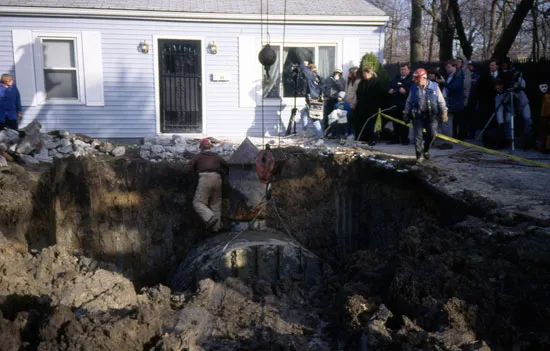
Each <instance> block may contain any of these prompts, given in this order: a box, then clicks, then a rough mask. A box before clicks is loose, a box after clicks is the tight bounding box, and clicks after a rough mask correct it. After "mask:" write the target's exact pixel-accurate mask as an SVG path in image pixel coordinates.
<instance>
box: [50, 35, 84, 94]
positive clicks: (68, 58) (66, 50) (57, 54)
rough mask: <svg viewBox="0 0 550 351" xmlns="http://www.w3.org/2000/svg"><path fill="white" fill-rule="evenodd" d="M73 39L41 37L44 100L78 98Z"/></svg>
mask: <svg viewBox="0 0 550 351" xmlns="http://www.w3.org/2000/svg"><path fill="white" fill-rule="evenodd" d="M75 46H76V45H75V40H74V39H42V56H43V58H44V60H43V66H42V69H43V71H44V91H45V93H46V100H52V99H69V100H78V83H77V81H78V79H77V73H78V72H77V68H76V53H75Z"/></svg>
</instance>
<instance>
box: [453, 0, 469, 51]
mask: <svg viewBox="0 0 550 351" xmlns="http://www.w3.org/2000/svg"><path fill="white" fill-rule="evenodd" d="M450 7H451V9H452V11H453V17H454V20H455V25H456V33H457V35H458V39H459V41H460V47H461V48H462V52H463V53H464V56H466V58H467V59H468V60H469V59H471V58H472V51H473V48H472V44H471V43H470V41H469V40H468V38H467V37H466V32H465V30H464V24H463V23H462V16H461V15H460V8H459V6H458V0H450Z"/></svg>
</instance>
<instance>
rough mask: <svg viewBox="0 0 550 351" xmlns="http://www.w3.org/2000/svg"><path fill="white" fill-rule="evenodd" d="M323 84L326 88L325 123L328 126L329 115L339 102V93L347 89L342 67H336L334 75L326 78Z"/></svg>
mask: <svg viewBox="0 0 550 351" xmlns="http://www.w3.org/2000/svg"><path fill="white" fill-rule="evenodd" d="M323 86H324V90H325V91H324V96H325V107H324V114H323V115H324V116H323V123H324V125H325V128H326V127H327V126H328V125H329V123H328V115H329V114H330V113H331V112H332V111H333V110H334V105H335V104H336V103H337V102H338V93H339V92H341V91H345V90H346V80H345V79H344V77H342V69H340V68H335V69H334V72H333V73H332V75H331V76H330V77H328V78H327V79H326V80H325V82H324V84H323Z"/></svg>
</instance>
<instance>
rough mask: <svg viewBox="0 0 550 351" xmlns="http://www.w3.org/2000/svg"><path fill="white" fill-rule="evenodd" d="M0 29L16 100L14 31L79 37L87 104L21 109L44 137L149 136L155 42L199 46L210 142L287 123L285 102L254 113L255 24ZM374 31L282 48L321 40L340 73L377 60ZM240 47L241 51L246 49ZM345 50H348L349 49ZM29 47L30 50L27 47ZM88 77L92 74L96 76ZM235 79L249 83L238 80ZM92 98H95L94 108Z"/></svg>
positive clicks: (332, 34) (25, 21)
mask: <svg viewBox="0 0 550 351" xmlns="http://www.w3.org/2000/svg"><path fill="white" fill-rule="evenodd" d="M0 21H1V22H2V27H0V38H5V39H7V41H5V43H6V47H5V50H4V51H2V52H0V67H4V70H5V71H6V72H10V70H12V69H13V68H14V67H15V79H16V82H17V84H18V88H19V90H20V92H21V95H22V98H23V97H24V94H23V90H34V91H36V85H37V84H36V82H35V83H33V82H31V81H30V78H33V77H34V75H35V74H34V68H32V67H34V63H33V62H32V61H33V60H34V59H33V57H32V55H31V56H29V55H28V49H29V47H28V45H20V44H18V42H17V41H16V40H15V39H14V40H13V41H12V32H13V37H15V36H16V34H15V32H16V31H20V32H24V33H32V32H34V31H41V32H66V33H80V34H81V37H82V50H83V71H84V93H83V95H84V97H85V101H86V104H85V105H84V104H35V105H34V106H33V105H32V104H29V103H27V104H25V107H24V113H23V121H22V124H23V125H24V124H26V123H29V122H30V121H32V120H33V119H35V118H36V119H38V120H39V121H40V123H41V124H42V129H43V131H49V130H55V129H68V130H69V131H71V132H72V133H83V134H87V135H90V136H93V137H102V138H136V137H148V136H154V135H156V134H157V123H158V115H157V112H156V104H157V102H158V101H157V99H156V98H155V68H154V67H155V63H154V60H155V55H154V54H153V53H154V52H155V50H157V48H156V47H155V46H156V45H155V40H154V38H155V37H158V38H162V37H180V38H185V37H187V38H190V39H193V38H203V48H202V59H203V62H204V65H203V66H204V71H203V72H202V74H203V76H204V77H205V79H204V86H203V88H202V90H203V94H204V95H203V100H204V104H203V106H204V109H203V112H202V113H203V115H202V117H203V119H204V121H205V131H206V133H208V134H209V135H213V136H220V137H223V136H227V137H243V138H244V137H245V136H247V135H249V136H261V135H262V134H264V133H265V134H266V135H272V136H275V135H277V134H278V133H279V131H280V130H281V127H283V126H284V125H285V124H286V123H287V121H288V119H289V117H290V112H291V109H292V107H293V106H292V105H293V102H292V100H293V99H291V98H288V99H284V100H283V101H282V109H280V100H279V99H272V100H274V101H273V103H272V104H270V103H268V102H266V104H264V106H263V108H262V105H261V100H262V99H261V80H262V67H261V65H260V63H259V61H258V52H259V50H260V49H261V37H260V32H261V28H260V24H237V23H235V24H230V23H225V24H220V23H183V22H171V21H150V20H115V19H98V18H96V19H92V18H56V17H25V18H23V17H8V16H0ZM379 28H381V29H382V30H383V27H368V26H363V27H358V26H346V25H338V26H331V25H318V26H314V25H308V26H303V25H287V26H286V29H285V46H289V45H292V44H293V43H307V42H312V40H311V38H323V39H322V41H323V42H325V41H329V42H330V43H332V44H333V45H334V44H335V43H336V45H337V49H336V51H337V53H336V63H337V64H340V65H342V66H343V67H344V68H345V67H346V65H347V64H348V62H351V61H354V62H358V61H359V60H360V56H361V55H363V54H364V53H366V52H374V53H375V54H377V55H380V54H381V50H382V49H383V48H382V47H380V46H379V44H380V34H379ZM87 32H90V33H94V34H95V37H94V40H88V39H86V33H87ZM270 33H271V38H272V41H273V42H274V43H279V44H281V43H282V39H283V26H282V25H278V24H272V25H270ZM326 38H328V39H326ZM144 40H147V41H148V43H149V45H150V51H149V53H148V54H144V53H142V52H140V51H139V44H140V43H141V42H143V41H144ZM213 41H216V45H217V47H218V53H217V54H216V55H213V54H210V53H208V50H207V47H208V45H209V44H210V43H212V42H213ZM318 41H319V40H313V42H318ZM245 42H248V44H246V45H245ZM347 43H351V44H349V45H348V48H346V44H347ZM355 43H356V44H355ZM240 44H243V45H240ZM318 44H323V43H318ZM12 45H13V46H12ZM16 45H17V47H18V48H22V50H19V52H20V53H21V54H20V55H21V57H20V61H19V62H22V61H25V60H24V59H26V61H27V62H30V63H29V64H30V65H31V66H30V67H31V71H32V73H33V74H30V75H27V77H26V78H25V73H28V72H29V70H28V69H27V70H25V69H22V70H19V71H18V67H19V66H20V65H19V64H15V60H14V53H15V51H14V46H16ZM30 45H31V46H33V45H32V43H30ZM353 45H355V46H356V49H355V51H354V50H352V48H351V46H353ZM6 52H7V53H9V55H6ZM31 52H32V51H31ZM90 57H92V58H93V59H89V58H90ZM22 59H23V60H22ZM90 73H95V76H94V75H91V74H90ZM214 74H223V75H225V76H228V77H230V79H229V80H226V81H215V80H213V79H212V78H211V77H212V76H213V75H214ZM242 75H245V76H246V75H248V77H247V78H246V79H243V76H242ZM94 80H95V83H93V84H94V86H95V87H96V88H97V89H96V88H90V89H91V90H89V89H88V87H89V86H88V84H89V83H90V82H91V81H94ZM24 82H25V83H24ZM92 91H93V92H98V93H97V96H96V98H95V102H94V103H93V104H92V101H91V93H90V92H92ZM35 94H36V93H33V94H27V96H29V97H30V99H27V102H29V101H31V102H32V99H33V97H34V96H35ZM303 103H304V101H303V99H302V98H299V99H297V104H298V106H297V107H298V108H301V106H303ZM262 115H263V118H262ZM262 119H263V121H264V123H263V124H264V129H263V130H262Z"/></svg>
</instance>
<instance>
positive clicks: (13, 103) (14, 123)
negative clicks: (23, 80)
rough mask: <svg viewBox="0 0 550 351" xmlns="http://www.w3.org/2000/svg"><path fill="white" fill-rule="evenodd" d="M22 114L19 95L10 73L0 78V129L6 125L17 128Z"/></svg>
mask: <svg viewBox="0 0 550 351" xmlns="http://www.w3.org/2000/svg"><path fill="white" fill-rule="evenodd" d="M21 116H22V108H21V95H20V94H19V90H18V89H17V86H16V85H15V84H14V82H13V77H12V76H11V75H10V74H7V73H4V74H2V77H1V78H0V130H2V129H4V128H5V127H8V128H10V129H14V130H19V121H20V120H21Z"/></svg>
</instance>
